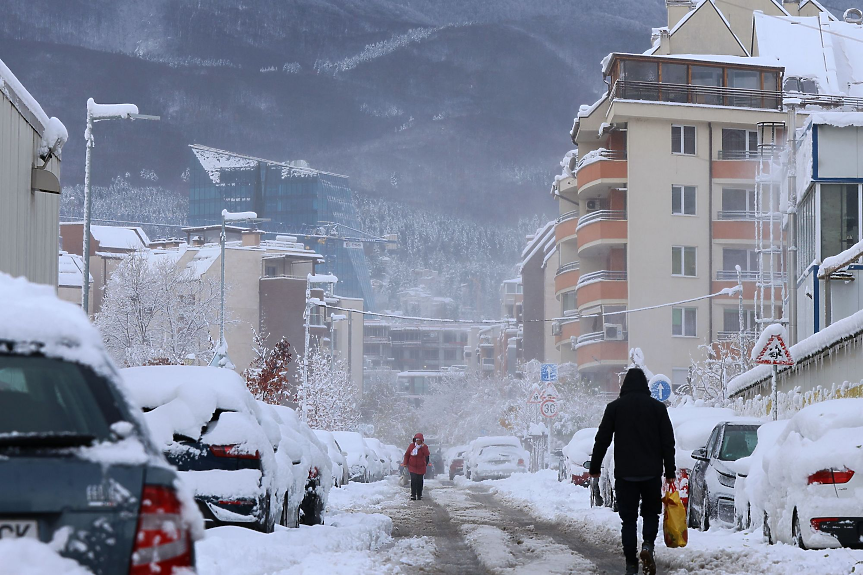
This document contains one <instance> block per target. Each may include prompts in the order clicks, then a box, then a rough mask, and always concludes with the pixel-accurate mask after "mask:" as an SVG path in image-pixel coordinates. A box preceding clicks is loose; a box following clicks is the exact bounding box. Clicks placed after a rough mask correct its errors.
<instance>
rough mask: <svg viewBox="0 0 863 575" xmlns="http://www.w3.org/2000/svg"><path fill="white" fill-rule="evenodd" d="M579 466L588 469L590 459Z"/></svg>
mask: <svg viewBox="0 0 863 575" xmlns="http://www.w3.org/2000/svg"><path fill="white" fill-rule="evenodd" d="M581 466H582V467H584V468H585V469H590V460H589V459H588V460H587V461H585V462H584V463H582V464H581Z"/></svg>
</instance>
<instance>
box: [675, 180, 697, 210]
mask: <svg viewBox="0 0 863 575" xmlns="http://www.w3.org/2000/svg"><path fill="white" fill-rule="evenodd" d="M671 214H672V215H674V216H694V215H695V186H671Z"/></svg>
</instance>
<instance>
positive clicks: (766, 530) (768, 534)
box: [762, 511, 773, 545]
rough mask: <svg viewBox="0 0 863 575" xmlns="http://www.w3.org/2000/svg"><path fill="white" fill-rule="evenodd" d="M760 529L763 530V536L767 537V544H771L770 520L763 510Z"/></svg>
mask: <svg viewBox="0 0 863 575" xmlns="http://www.w3.org/2000/svg"><path fill="white" fill-rule="evenodd" d="M762 531H764V536H765V537H766V538H767V544H768V545H773V533H771V532H770V522H769V521H768V520H767V512H766V511H765V512H764V523H763V525H762Z"/></svg>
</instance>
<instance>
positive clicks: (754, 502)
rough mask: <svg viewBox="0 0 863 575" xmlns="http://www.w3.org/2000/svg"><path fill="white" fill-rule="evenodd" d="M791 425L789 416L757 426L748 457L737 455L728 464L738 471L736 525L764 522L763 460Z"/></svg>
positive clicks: (741, 526)
mask: <svg viewBox="0 0 863 575" xmlns="http://www.w3.org/2000/svg"><path fill="white" fill-rule="evenodd" d="M786 425H788V420H780V421H769V422H767V423H764V424H762V425H761V427H759V428H758V445H756V446H755V451H753V452H752V455H750V456H749V457H743V458H741V459H738V460H737V461H735V462H734V463H733V464H731V465H729V467H732V468H733V469H734V471H736V472H737V479H736V480H735V481H734V526H735V528H736V529H749V528H750V527H752V526H753V525H754V523H753V521H752V519H753V518H755V519H756V521H755V524H758V525H761V523H760V520H761V518H762V517H763V516H764V508H763V506H762V504H761V502H760V501H759V499H758V497H757V493H758V490H759V487H760V483H761V481H762V480H763V479H764V469H763V467H762V465H761V462H762V461H763V460H764V456H765V455H766V454H767V453H768V452H769V451H770V450H771V449H773V448H774V445H775V444H776V439H777V438H778V437H779V435H780V434H781V433H782V431H783V430H784V429H785V426H786Z"/></svg>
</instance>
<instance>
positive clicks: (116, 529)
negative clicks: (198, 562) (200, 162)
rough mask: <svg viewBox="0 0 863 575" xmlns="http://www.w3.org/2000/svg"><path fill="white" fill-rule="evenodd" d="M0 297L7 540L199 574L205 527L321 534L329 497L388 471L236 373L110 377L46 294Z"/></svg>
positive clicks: (364, 446) (76, 556)
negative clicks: (316, 527)
mask: <svg viewBox="0 0 863 575" xmlns="http://www.w3.org/2000/svg"><path fill="white" fill-rule="evenodd" d="M0 297H2V299H3V300H4V301H6V302H12V303H10V304H9V305H5V306H2V307H0V485H3V489H2V490H0V538H2V539H3V540H4V541H6V540H8V539H15V538H33V539H36V540H39V541H42V542H44V543H48V542H52V541H53V542H54V543H53V544H52V546H53V547H54V548H56V550H57V552H59V553H60V554H61V555H63V556H65V557H68V558H71V559H73V560H75V561H77V562H79V563H80V564H81V565H83V566H85V567H87V568H88V569H89V570H90V571H92V572H93V573H96V574H115V573H132V574H134V575H143V574H150V573H162V574H170V573H174V572H180V571H182V569H184V568H188V567H194V564H195V556H194V542H195V540H197V539H199V538H201V537H202V536H203V532H204V527H205V526H206V527H212V526H217V525H237V526H244V527H249V528H252V529H255V530H258V531H262V532H270V531H272V530H274V528H275V526H276V525H277V524H278V525H283V526H286V527H296V526H299V525H300V524H319V523H322V522H323V521H324V514H325V509H326V503H327V499H328V496H329V492H330V489H331V487H333V486H341V485H344V484H345V483H347V482H348V481H349V480H351V479H354V480H357V479H358V480H364V481H372V480H375V479H378V478H381V477H383V475H385V474H387V473H392V472H393V469H394V468H395V469H397V468H398V464H397V462H396V459H398V460H400V457H398V458H397V456H399V455H400V454H399V453H397V452H398V449H396V448H394V447H393V446H384V445H382V444H380V443H379V442H377V441H376V440H372V439H363V438H362V437H361V436H360V435H359V434H356V433H347V432H333V433H330V432H327V431H313V430H312V429H310V428H309V426H308V425H306V424H305V423H304V422H302V421H300V419H299V417H298V416H297V414H296V413H295V412H294V411H293V410H292V409H290V408H288V407H284V406H276V405H268V404H265V403H262V402H260V401H256V400H255V399H254V397H253V396H252V394H251V393H250V392H249V390H248V389H247V388H246V385H245V383H244V381H243V379H242V378H241V377H240V376H239V375H237V374H236V373H235V372H233V371H231V370H227V369H221V368H214V367H194V366H147V367H135V368H129V369H123V370H117V369H116V367H115V366H114V364H113V362H112V361H111V360H110V359H109V357H108V355H107V353H106V351H105V349H104V346H103V344H102V340H101V336H100V334H99V333H98V332H97V331H96V329H95V328H94V327H93V326H92V324H91V323H90V321H89V319H88V318H87V316H86V315H85V314H84V313H83V312H82V311H81V309H80V308H79V307H77V306H74V305H71V304H68V303H66V302H62V301H60V300H58V299H57V298H56V295H55V294H54V291H53V289H51V288H50V287H46V286H36V285H33V284H30V283H28V282H26V281H25V280H23V279H20V278H19V279H13V278H10V277H9V276H6V275H4V274H0ZM58 542H59V543H58Z"/></svg>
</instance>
